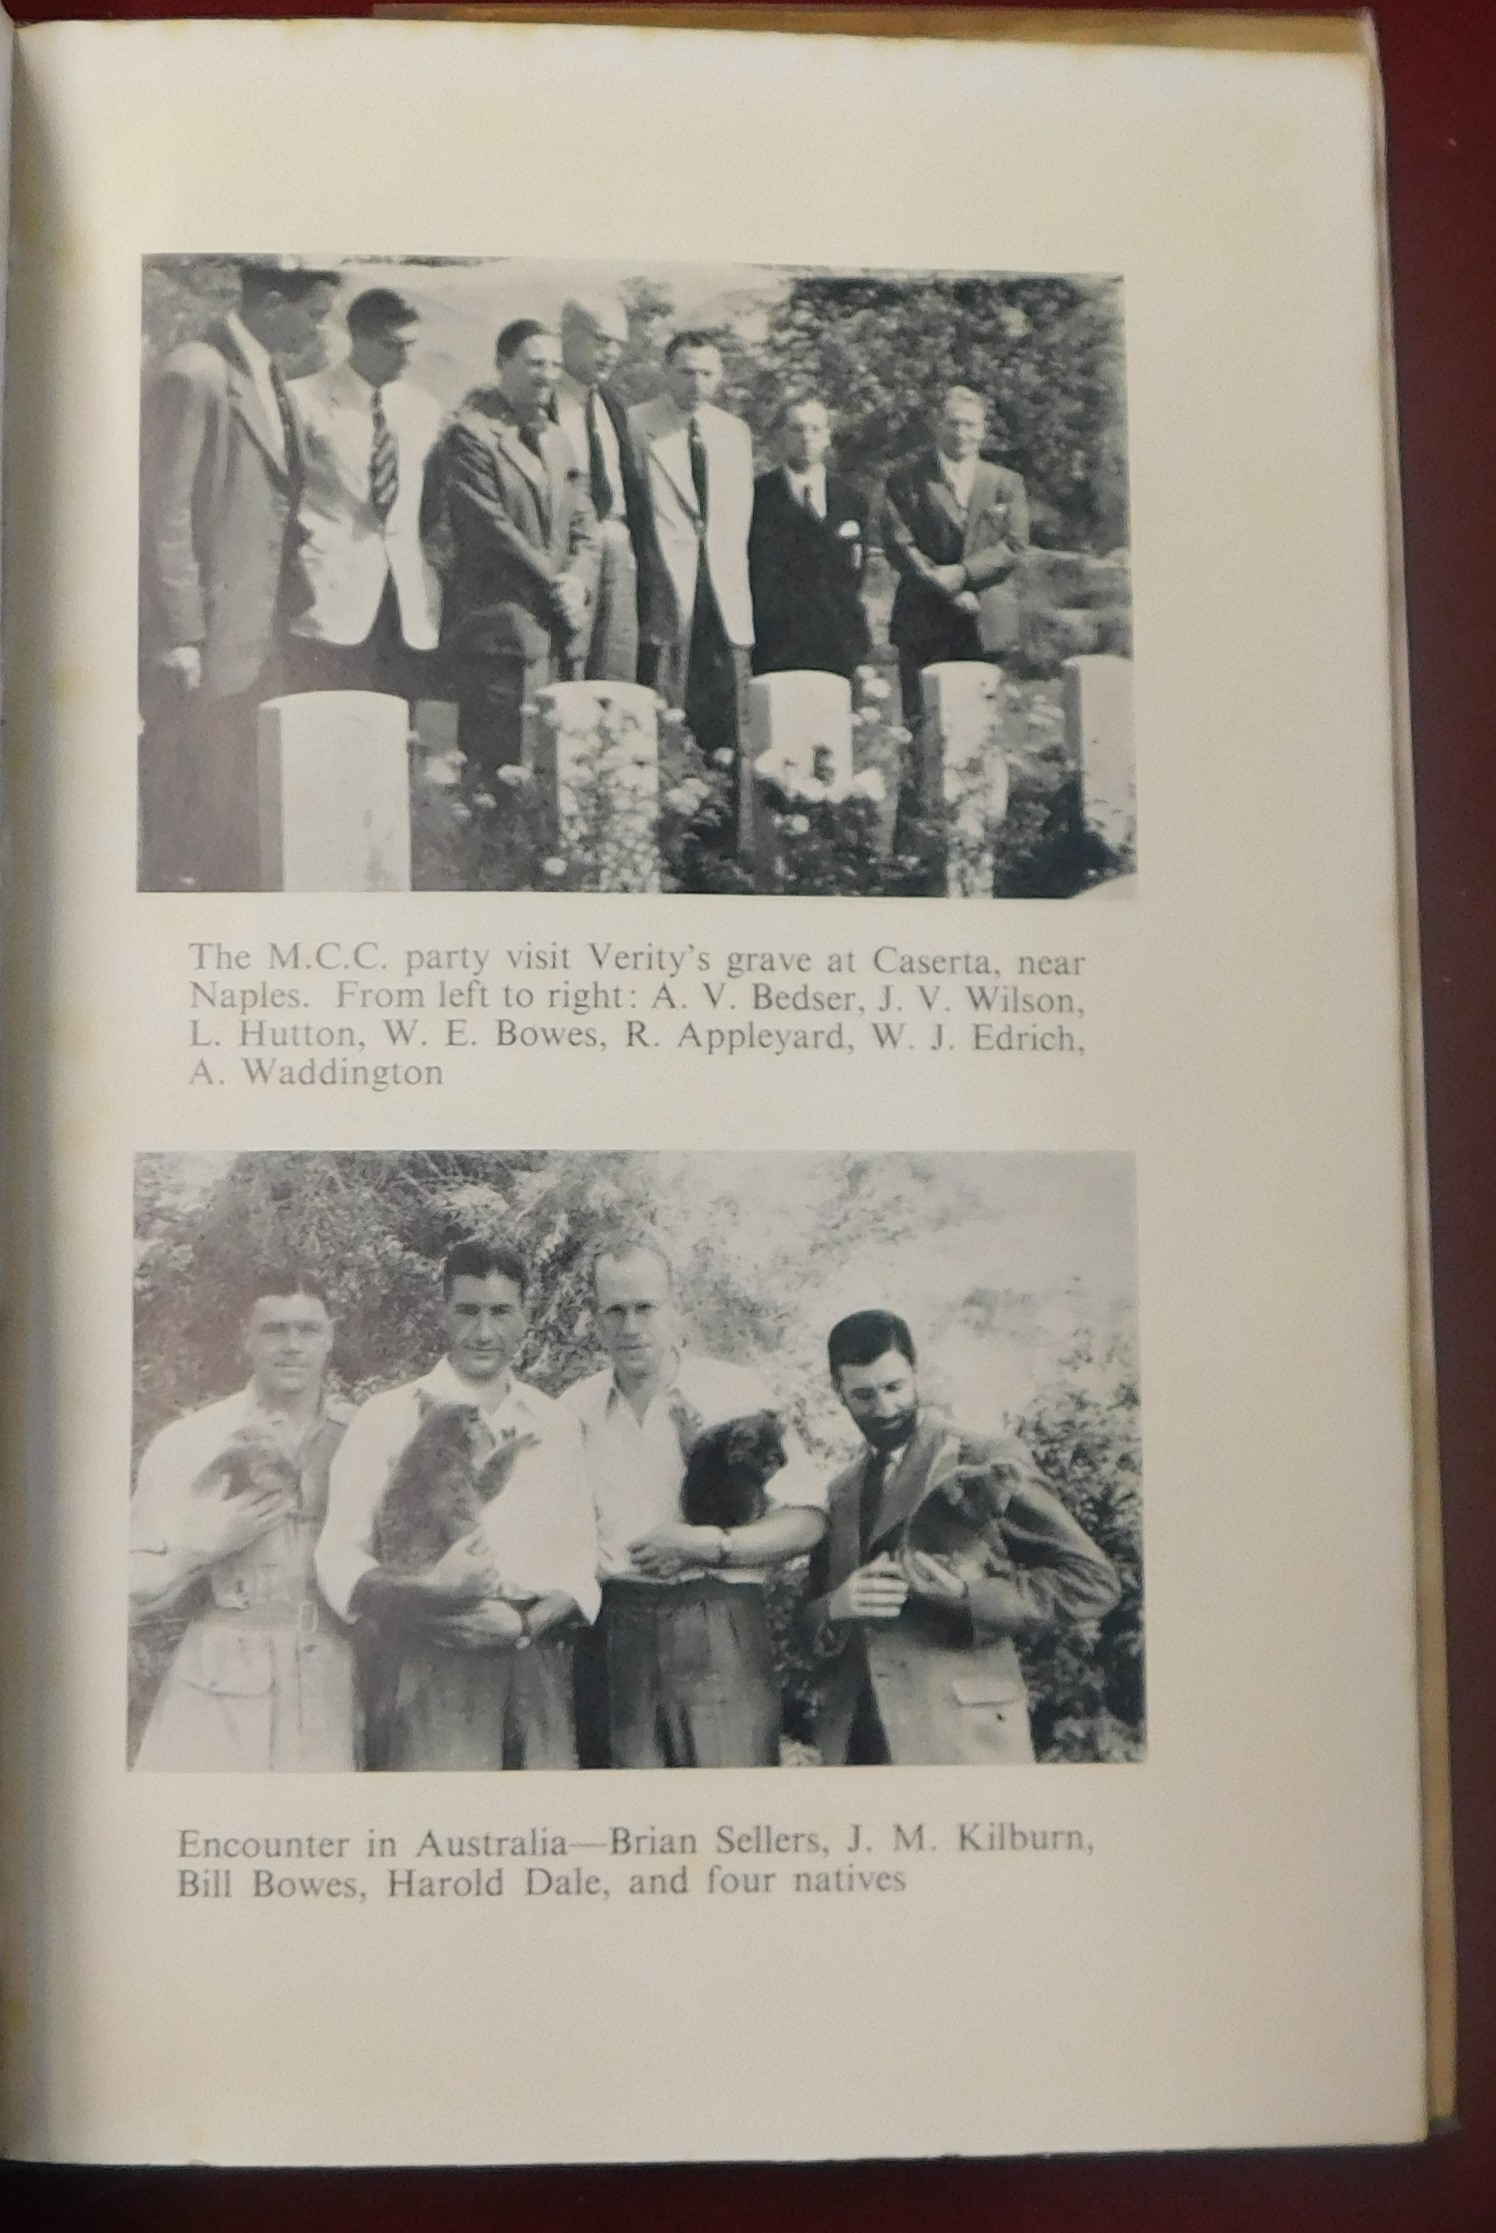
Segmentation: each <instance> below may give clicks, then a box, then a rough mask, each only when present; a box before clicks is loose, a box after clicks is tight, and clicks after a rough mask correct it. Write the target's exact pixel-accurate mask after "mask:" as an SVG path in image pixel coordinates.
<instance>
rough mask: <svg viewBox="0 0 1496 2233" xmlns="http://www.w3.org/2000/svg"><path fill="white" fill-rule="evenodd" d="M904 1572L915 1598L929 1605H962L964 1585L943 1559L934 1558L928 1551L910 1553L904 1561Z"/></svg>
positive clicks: (964, 1601)
mask: <svg viewBox="0 0 1496 2233" xmlns="http://www.w3.org/2000/svg"><path fill="white" fill-rule="evenodd" d="M904 1571H905V1573H906V1574H907V1575H908V1577H909V1587H910V1589H911V1590H913V1592H914V1594H915V1596H916V1597H922V1598H924V1600H925V1602H926V1603H927V1604H930V1605H964V1604H965V1603H966V1584H965V1583H964V1582H963V1581H962V1579H961V1577H960V1575H959V1574H957V1573H955V1572H953V1570H952V1569H951V1568H950V1567H949V1566H947V1565H946V1563H945V1561H944V1560H943V1559H938V1558H934V1557H932V1556H931V1554H930V1553H929V1552H928V1551H911V1552H910V1553H909V1556H908V1557H907V1559H906V1560H905V1561H904Z"/></svg>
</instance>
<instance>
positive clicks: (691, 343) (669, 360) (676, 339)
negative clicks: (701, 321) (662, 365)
mask: <svg viewBox="0 0 1496 2233" xmlns="http://www.w3.org/2000/svg"><path fill="white" fill-rule="evenodd" d="M682 349H715V350H716V352H717V354H718V356H719V357H720V356H721V354H722V344H721V342H720V341H719V340H718V339H717V336H716V335H715V334H714V333H710V332H708V330H707V328H706V327H705V326H687V327H686V328H685V330H684V331H683V332H681V333H674V334H672V335H671V336H670V339H669V340H668V341H667V342H666V344H665V362H666V364H674V362H675V360H676V358H677V357H678V356H679V355H680V353H681V351H682Z"/></svg>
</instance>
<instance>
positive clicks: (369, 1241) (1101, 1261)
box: [135, 1151, 1143, 1759]
mask: <svg viewBox="0 0 1496 2233" xmlns="http://www.w3.org/2000/svg"><path fill="white" fill-rule="evenodd" d="M1131 1185H1132V1178H1131V1165H1130V1162H1129V1161H1128V1159H1127V1158H1125V1157H1120V1156H1107V1155H1084V1156H1081V1155H1029V1156H1024V1155H1014V1156H962V1155H940V1156H913V1155H902V1156H901V1155H880V1156H848V1155H842V1154H838V1155H769V1154H765V1155H718V1154H710V1153H707V1154H692V1155H684V1154H682V1155H644V1154H633V1153H618V1154H573V1153H550V1152H542V1151H536V1152H513V1153H469V1152H450V1153H435V1152H429V1153H428V1152H409V1151H405V1152H400V1153H372V1152H371V1153H359V1154H288V1153H272V1154H257V1155H243V1156H237V1157H225V1156H202V1155H198V1156H148V1157H144V1158H142V1159H141V1161H140V1163H139V1166H138V1172H137V1222H136V1231H137V1258H136V1271H135V1314H136V1323H135V1342H136V1346H135V1358H136V1422H135V1424H136V1451H137V1455H138V1453H139V1451H140V1450H141V1449H143V1448H144V1445H145V1443H146V1441H147V1440H148V1439H149V1437H150V1436H151V1435H152V1434H153V1433H155V1432H156V1430H157V1429H158V1428H159V1427H161V1426H163V1425H164V1424H165V1423H166V1422H167V1421H168V1420H169V1419H171V1418H174V1417H176V1416H177V1415H179V1414H180V1413H181V1412H183V1411H186V1410H190V1409H193V1408H195V1407H197V1406H199V1405H202V1404H204V1403H208V1402H211V1401H213V1400H215V1399H216V1398H217V1397H219V1396H222V1395H224V1394H226V1393H227V1392H228V1391H229V1390H230V1389H232V1388H234V1387H236V1386H238V1385H240V1384H241V1383H242V1380H243V1377H244V1373H245V1366H244V1362H243V1358H242V1354H241V1349H240V1339H241V1330H242V1326H243V1322H244V1317H245V1312H246V1308H247V1304H248V1300H249V1296H250V1293H251V1290H252V1286H253V1282H254V1277H255V1275H256V1274H257V1273H258V1272H260V1271H261V1270H262V1269H264V1268H266V1267H269V1266H273V1265H280V1264H287V1263H289V1264H292V1265H296V1266H299V1267H301V1268H303V1269H305V1270H309V1271H312V1272H315V1273H316V1274H317V1275H318V1276H319V1277H320V1278H321V1279H322V1280H323V1281H324V1282H325V1284H326V1286H327V1287H328V1290H329V1292H330V1295H331V1299H332V1306H333V1312H334V1317H335V1319H336V1322H337V1328H338V1341H337V1348H336V1350H335V1353H334V1359H333V1375H334V1381H335V1383H336V1385H337V1386H338V1388H339V1389H340V1391H341V1392H342V1393H343V1394H345V1395H346V1396H348V1397H350V1398H352V1399H353V1400H355V1401H357V1400H361V1399H362V1398H363V1397H365V1396H367V1395H369V1394H371V1393H373V1392H374V1391H375V1390H376V1389H378V1388H382V1387H387V1386H389V1385H391V1384H392V1383H394V1382H396V1381H400V1380H405V1379H409V1378H410V1377H412V1376H413V1375H414V1374H416V1373H419V1372H423V1371H425V1370H427V1369H428V1368H429V1366H430V1365H431V1364H432V1363H433V1362H434V1361H435V1359H436V1357H437V1356H438V1355H439V1354H440V1352H441V1348H442V1336H441V1329H440V1319H439V1310H440V1281H439V1276H438V1274H439V1268H440V1262H441V1258H442V1256H443V1254H444V1252H445V1251H446V1249H447V1248H448V1247H449V1246H450V1245H451V1244H452V1243H453V1242H454V1241H455V1240H458V1239H460V1238H462V1237H464V1236H467V1235H480V1236H490V1235H492V1236H497V1235H500V1234H502V1235H506V1236H508V1237H511V1238H513V1239H515V1240H517V1241H518V1242H519V1244H520V1245H521V1247H522V1248H523V1249H524V1251H525V1253H526V1255H527V1257H528V1258H529V1261H530V1263H531V1265H532V1267H533V1288H532V1297H531V1301H532V1311H531V1327H530V1333H529V1337H528V1340H527V1344H526V1348H525V1352H524V1354H523V1356H522V1358H521V1360H520V1365H519V1369H520V1371H521V1372H522V1373H523V1375H524V1376H525V1377H526V1378H527V1379H530V1380H532V1381H534V1382H535V1383H536V1384H537V1385H538V1386H540V1387H542V1388H545V1389H546V1390H548V1391H549V1392H551V1393H553V1394H554V1393H559V1391H560V1390H561V1389H562V1388H564V1387H566V1386H567V1385H569V1384H570V1382H571V1381H573V1380H575V1379H576V1378H578V1377H579V1376H580V1375H581V1374H583V1373H587V1372H591V1371H594V1370H596V1369H597V1368H598V1366H599V1364H600V1362H601V1359H600V1356H599V1353H598V1351H597V1349H596V1346H595V1343H594V1341H593V1338H592V1328H591V1316H590V1298H589V1292H588V1260H589V1252H590V1250H591V1247H592V1246H593V1244H594V1242H595V1241H596V1240H598V1239H599V1238H600V1237H602V1236H603V1235H604V1234H606V1233H607V1232H609V1231H611V1230H614V1229H616V1228H617V1227H618V1226H619V1225H620V1224H622V1223H628V1222H633V1221H635V1220H641V1221H644V1222H647V1223H649V1224H650V1225H652V1226H653V1227H654V1228H655V1230H657V1231H658V1232H659V1233H660V1235H661V1237H662V1238H663V1239H664V1240H665V1242H666V1244H667V1245H668V1247H669V1248H670V1250H671V1253H672V1255H673V1257H674V1260H675V1264H676V1273H677V1293H678V1301H679V1304H680V1308H681V1313H682V1317H683V1319H684V1321H685V1325H686V1329H687V1331H688V1334H689V1336H690V1338H692V1339H693V1340H694V1341H695V1342H696V1343H697V1344H698V1345H699V1346H700V1347H702V1348H703V1349H705V1350H707V1351H708V1352H710V1353H712V1354H715V1355H718V1356H723V1357H729V1358H734V1359H737V1360H738V1361H740V1362H742V1363H747V1364H755V1365H758V1366H759V1367H761V1369H762V1370H763V1372H764V1375H765V1377H766V1378H767V1379H768V1381H769V1383H770V1385H771V1386H772V1387H773V1389H774V1390H775V1393H776V1395H777V1396H778V1398H779V1400H780V1401H781V1403H782V1404H783V1406H784V1409H785V1411H786V1413H787V1415H788V1416H789V1417H790V1418H791V1419H792V1420H793V1422H794V1424H795V1425H796V1427H797V1428H798V1429H799V1431H800V1432H801V1434H802V1435H803V1436H804V1438H805V1440H806V1442H807V1444H808V1446H809V1448H810V1449H811V1451H812V1453H813V1455H814V1456H815V1457H816V1458H817V1459H818V1460H819V1461H820V1463H821V1464H822V1465H824V1467H825V1468H826V1470H827V1471H828V1473H829V1472H830V1471H832V1470H834V1469H836V1468H838V1467H840V1466H841V1465H843V1464H845V1463H846V1462H847V1461H848V1460H849V1458H851V1457H852V1456H853V1455H854V1454H855V1452H856V1450H857V1448H858V1442H857V1437H856V1434H855V1431H854V1430H853V1429H852V1428H851V1425H850V1422H849V1421H848V1420H847V1418H846V1415H845V1413H844V1412H843V1411H842V1409H841V1407H840V1405H839V1404H838V1403H837V1401H836V1398H835V1396H834V1394H833V1392H832V1390H831V1388H830V1385H829V1382H828V1380H827V1377H826V1367H825V1348H824V1343H825V1335H826V1331H827V1329H828V1328H829V1326H830V1325H831V1324H832V1322H833V1320H834V1319H835V1318H836V1317H837V1316H839V1315H840V1314H841V1313H842V1312H843V1311H845V1310H849V1309H854V1308H857V1307H859V1306H861V1305H865V1304H868V1303H875V1302H881V1303H885V1304H887V1305H889V1306H890V1307H893V1308H896V1309H899V1310H901V1311H902V1312H903V1313H904V1315H905V1316H907V1317H908V1318H909V1319H910V1321H911V1324H912V1325H913V1327H914V1329H915V1334H916V1339H917V1341H918V1342H919V1344H920V1346H921V1375H922V1387H923V1392H924V1394H925V1396H926V1397H927V1398H928V1399H929V1400H932V1401H935V1402H937V1403H940V1404H941V1405H942V1406H943V1407H944V1408H947V1409H949V1410H950V1411H951V1412H952V1413H953V1414H954V1415H955V1416H956V1418H957V1419H958V1420H959V1422H960V1423H961V1425H962V1426H964V1427H966V1428H968V1429H972V1430H978V1431H980V1430H983V1429H987V1430H999V1429H1007V1430H1008V1431H1016V1432H1018V1433H1020V1434H1022V1435H1024V1436H1025V1438H1026V1439H1027V1440H1028V1441H1029V1443H1030V1445H1031V1447H1032V1448H1033V1450H1034V1453H1035V1455H1036V1457H1037V1458H1038V1459H1039V1461H1040V1463H1041V1465H1042V1466H1043V1467H1044V1470H1045V1472H1046V1474H1047V1476H1048V1478H1049V1480H1050V1482H1051V1484H1052V1485H1053V1487H1054V1488H1055V1489H1056V1490H1057V1492H1058V1493H1059V1495H1060V1496H1061V1497H1062V1498H1063V1499H1064V1500H1065V1502H1066V1503H1067V1505H1068V1506H1069V1507H1070V1509H1071V1510H1072V1511H1074V1512H1075V1513H1076V1515H1077V1517H1078V1518H1079V1519H1080V1520H1081V1521H1082V1524H1083V1525H1084V1526H1086V1527H1087V1529H1088V1530H1089V1531H1090V1532H1091V1533H1092V1534H1093V1536H1094V1537H1095V1538H1096V1539H1097V1540H1098V1541H1099V1542H1100V1543H1101V1544H1102V1546H1103V1548H1104V1549H1105V1550H1106V1551H1107V1552H1108V1554H1109V1555H1110V1556H1111V1557H1112V1558H1113V1560H1114V1561H1115V1562H1116V1564H1117V1566H1118V1568H1119V1570H1120V1571H1121V1572H1122V1575H1123V1579H1124V1585H1125V1587H1124V1597H1123V1601H1122V1603H1121V1605H1120V1606H1119V1607H1118V1608H1117V1610H1116V1611H1115V1612H1114V1613H1112V1614H1111V1615H1109V1616H1108V1618H1107V1620H1106V1621H1104V1622H1103V1623H1101V1625H1100V1629H1099V1631H1079V1632H1076V1633H1074V1634H1071V1635H1067V1636H1064V1637H1060V1638H1056V1639H1054V1640H1053V1641H1052V1642H1050V1643H1047V1644H1044V1645H1042V1646H1040V1647H1039V1648H1038V1649H1037V1650H1036V1651H1035V1652H1034V1653H1032V1654H1031V1655H1030V1673H1031V1676H1032V1679H1033V1682H1034V1686H1035V1699H1034V1707H1035V1715H1034V1718H1035V1731H1036V1740H1037V1742H1038V1744H1039V1747H1040V1750H1041V1754H1042V1755H1043V1756H1045V1757H1050V1758H1068V1759H1097V1758H1101V1759H1127V1758H1132V1757H1136V1756H1137V1754H1138V1753H1139V1751H1140V1749H1141V1744H1142V1737H1143V1681H1142V1666H1143V1655H1142V1555H1141V1505H1140V1496H1139V1480H1140V1470H1139V1441H1138V1388H1137V1373H1136V1362H1135V1333H1134V1312H1133V1295H1134V1291H1135V1280H1134V1269H1133V1257H1132V1248H1133V1239H1132V1235H1133V1205H1132V1192H1131ZM802 1578H803V1576H802V1573H801V1572H800V1571H799V1570H791V1571H790V1572H789V1573H788V1574H787V1575H785V1576H783V1577H781V1578H780V1580H779V1582H778V1584H777V1586H776V1590H775V1595H774V1604H773V1608H772V1610H773V1615H774V1622H775V1631H776V1640H777V1645H778V1649H779V1655H780V1672H781V1675H782V1677H783V1679H784V1682H785V1688H786V1700H787V1725H788V1728H789V1730H790V1732H791V1735H792V1736H794V1737H797V1738H800V1739H802V1740H803V1739H804V1738H805V1737H806V1736H807V1735H808V1732H809V1696H810V1668H809V1663H808V1657H807V1647H806V1642H805V1639H804V1636H803V1633H802V1628H801V1624H800V1622H799V1621H798V1618H797V1598H798V1594H799V1590H800V1587H801V1582H802ZM166 1648H167V1647H166V1642H165V1640H164V1639H158V1640H157V1641H156V1642H155V1643H152V1642H151V1640H150V1639H149V1638H148V1637H147V1638H146V1639H145V1640H144V1641H143V1642H142V1641H141V1640H139V1639H137V1648H136V1674H137V1678H138V1680H137V1694H138V1695H137V1704H138V1702H139V1692H140V1690H141V1688H142V1686H144V1685H149V1684H150V1683H151V1682H152V1681H153V1680H154V1679H156V1677H158V1676H159V1671H160V1667H161V1664H162V1663H163V1659H164V1652H165V1649H166Z"/></svg>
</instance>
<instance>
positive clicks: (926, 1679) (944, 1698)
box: [809, 1310, 1119, 1766]
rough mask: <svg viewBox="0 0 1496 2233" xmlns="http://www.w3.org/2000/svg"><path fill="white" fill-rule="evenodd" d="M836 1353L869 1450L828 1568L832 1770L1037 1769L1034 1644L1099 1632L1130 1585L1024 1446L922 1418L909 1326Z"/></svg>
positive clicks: (853, 1471) (882, 1330) (865, 1337)
mask: <svg viewBox="0 0 1496 2233" xmlns="http://www.w3.org/2000/svg"><path fill="white" fill-rule="evenodd" d="M827 1353H828V1359H829V1362H830V1367H831V1378H832V1382H833V1384H834V1385H835V1388H836V1392H837V1394H838V1396H840V1398H841V1400H842V1403H843V1404H844V1405H845V1406H846V1409H847V1410H848V1412H849V1413H850V1414H851V1416H852V1418H853V1420H854V1421H855V1422H856V1425H857V1428H858V1431H859V1432H860V1433H861V1435H862V1438H863V1441H864V1442H865V1444H866V1445H867V1448H866V1451H865V1454H864V1455H863V1456H862V1457H861V1458H860V1459H858V1461H857V1462H856V1464H854V1465H851V1466H849V1467H848V1468H847V1470H846V1472H844V1473H841V1474H839V1475H838V1476H837V1478H836V1479H835V1480H834V1481H833V1482H832V1484H831V1488H830V1492H829V1500H830V1525H829V1528H828V1531H827V1534H826V1537H825V1540H824V1542H823V1543H822V1544H821V1545H820V1546H819V1547H818V1548H817V1550H816V1551H815V1552H814V1553H813V1554H812V1559H811V1576H810V1583H809V1592H810V1613H811V1619H812V1622H813V1624H814V1626H815V1628H816V1630H817V1631H818V1637H819V1641H820V1644H821V1647H822V1652H823V1658H822V1665H821V1670H820V1676H819V1682H820V1692H821V1695H820V1702H819V1714H818V1722H817V1740H818V1743H819V1745H820V1750H821V1758H822V1760H823V1761H824V1762H826V1763H827V1764H828V1765H840V1764H846V1765H853V1766H857V1765H861V1766H867V1765H873V1764H877V1763H880V1762H893V1763H894V1764H896V1765H900V1766H908V1765H915V1764H920V1765H935V1764H940V1765H952V1764H967V1765H977V1764H991V1765H996V1764H999V1763H1012V1762H1018V1761H1031V1760H1032V1759H1033V1757H1034V1751H1033V1742H1032V1739H1031V1737H1030V1734H1029V1718H1028V1695H1027V1691H1026V1689H1025V1685H1024V1679H1023V1670H1022V1667H1021V1665H1020V1663H1019V1658H1018V1651H1017V1644H1018V1640H1019V1639H1021V1638H1024V1637H1028V1636H1034V1635H1038V1634H1040V1633H1041V1632H1042V1631H1043V1630H1044V1629H1046V1628H1052V1627H1060V1626H1069V1625H1071V1624H1073V1623H1075V1622H1078V1621H1087V1620H1097V1619H1099V1618H1100V1617H1101V1615H1102V1614H1103V1613H1107V1612H1109V1611H1110V1610H1111V1608H1112V1606H1113V1605H1115V1604H1116V1602H1117V1598H1118V1595H1119V1585H1118V1582H1117V1577H1116V1574H1115V1573H1114V1571H1113V1569H1112V1566H1111V1564H1110V1562H1109V1560H1107V1559H1106V1558H1105V1557H1104V1555H1103V1554H1102V1552H1101V1551H1099V1550H1098V1549H1097V1547H1096V1545H1095V1544H1094V1543H1093V1542H1092V1541H1091V1539H1090V1537H1089V1536H1088V1535H1087V1534H1086V1533H1085V1531H1084V1530H1083V1529H1082V1528H1081V1527H1079V1526H1078V1525H1077V1523H1076V1522H1075V1521H1074V1520H1073V1519H1072V1518H1071V1517H1070V1514H1069V1513H1068V1512H1067V1511H1066V1510H1065V1507H1064V1506H1063V1504H1061V1502H1060V1500H1059V1498H1058V1497H1057V1496H1056V1495H1055V1493H1054V1491H1053V1490H1052V1489H1050V1488H1049V1487H1048V1486H1047V1485H1046V1484H1045V1482H1044V1480H1043V1479H1042V1477H1041V1475H1040V1474H1039V1471H1038V1469H1037V1467H1036V1466H1035V1464H1034V1461H1033V1459H1032V1458H1031V1457H1030V1456H1029V1454H1028V1452H1027V1450H1025V1449H1024V1447H1023V1445H1022V1443H1020V1442H1016V1441H1012V1440H994V1439H992V1438H990V1437H985V1436H976V1435H967V1434H957V1433H956V1432H955V1431H954V1430H953V1429H952V1428H951V1426H950V1425H949V1423H948V1422H947V1421H945V1420H943V1419H941V1418H939V1417H938V1416H936V1415H933V1414H931V1413H930V1412H929V1411H928V1410H926V1409H925V1408H923V1407H922V1406H921V1403H920V1399H919V1381H918V1376H917V1372H916V1366H915V1354H914V1339H913V1336H912V1335H911V1333H910V1331H909V1328H908V1326H907V1325H906V1324H905V1322H904V1320H903V1319H902V1318H898V1317H895V1315H894V1314H893V1312H892V1311H886V1310H859V1311H855V1312H853V1314H852V1315H851V1317H849V1318H843V1319H841V1320H840V1321H839V1322H838V1323H837V1324H836V1325H835V1326H833V1327H832V1329H831V1333H830V1336H829V1339H828V1343H827ZM931 1544H933V1545H935V1546H937V1548H936V1549H933V1550H932V1549H931V1548H928V1547H921V1546H922V1545H923V1546H928V1545H931Z"/></svg>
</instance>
